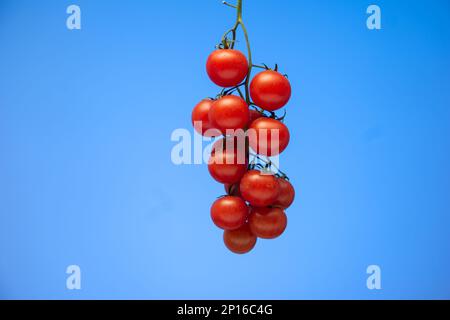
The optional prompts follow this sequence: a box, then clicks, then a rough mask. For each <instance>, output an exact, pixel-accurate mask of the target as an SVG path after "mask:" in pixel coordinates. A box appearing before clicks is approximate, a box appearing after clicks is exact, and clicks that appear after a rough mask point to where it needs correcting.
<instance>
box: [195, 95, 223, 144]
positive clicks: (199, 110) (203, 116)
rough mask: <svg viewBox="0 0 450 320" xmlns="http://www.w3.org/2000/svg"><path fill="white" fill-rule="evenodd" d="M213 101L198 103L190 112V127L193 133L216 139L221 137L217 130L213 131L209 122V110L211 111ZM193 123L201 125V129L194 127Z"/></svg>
mask: <svg viewBox="0 0 450 320" xmlns="http://www.w3.org/2000/svg"><path fill="white" fill-rule="evenodd" d="M213 103H214V100H210V99H204V100H202V101H200V102H199V103H198V104H197V105H196V106H195V107H194V109H193V110H192V116H191V120H192V126H193V127H194V128H195V131H197V132H198V133H200V134H201V135H204V136H205V137H217V136H219V135H221V132H220V131H219V130H218V129H214V128H213V127H212V126H211V123H210V121H209V110H210V109H211V107H212V105H213ZM195 122H200V123H201V128H200V127H198V126H196V125H195Z"/></svg>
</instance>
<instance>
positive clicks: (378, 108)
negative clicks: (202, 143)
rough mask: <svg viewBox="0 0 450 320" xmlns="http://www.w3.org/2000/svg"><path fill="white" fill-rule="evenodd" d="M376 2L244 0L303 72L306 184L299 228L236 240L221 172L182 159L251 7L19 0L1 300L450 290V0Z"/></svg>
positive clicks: (257, 31)
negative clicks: (245, 249) (224, 219)
mask: <svg viewBox="0 0 450 320" xmlns="http://www.w3.org/2000/svg"><path fill="white" fill-rule="evenodd" d="M73 3H75V4H77V5H79V6H80V7H81V11H82V29H81V30H73V31H70V30H68V29H67V28H66V18H67V17H68V15H67V14H66V8H67V6H69V5H70V4H73ZM375 3H376V4H377V5H379V6H380V7H381V10H382V30H380V31H370V30H368V29H367V28H366V18H367V14H366V9H367V7H368V5H370V4H372V3H371V2H369V1H362V0H359V1H356V0H354V1H350V0H346V1H331V0H321V1H317V0H303V1H297V0H291V1H288V0H284V1H282V0H277V1H273V0H271V1H269V0H264V1H262V0H258V1H256V0H253V1H252V0H244V19H245V21H246V24H247V27H248V29H249V33H250V38H251V42H252V47H253V48H252V49H253V55H254V60H255V62H256V63H260V62H265V63H267V64H271V65H273V64H274V63H279V64H280V68H281V71H282V72H286V73H288V74H289V79H290V81H291V84H292V87H293V96H292V99H291V101H290V103H289V105H288V107H287V108H288V109H287V110H288V117H287V121H286V123H287V124H288V125H289V127H290V129H291V135H292V139H291V143H290V145H289V147H288V149H287V150H286V151H285V152H284V153H283V155H282V158H281V164H282V169H284V171H286V172H287V173H288V174H289V175H290V178H291V181H292V182H293V184H294V185H295V188H296V190H297V198H296V202H295V204H294V205H293V206H292V207H291V208H290V209H289V210H288V212H287V214H288V217H289V225H288V229H287V231H286V232H285V234H283V236H282V237H280V238H279V239H277V240H274V241H258V243H257V246H256V248H255V249H254V250H253V251H252V252H251V253H250V254H248V255H245V256H238V255H234V254H232V253H230V252H228V251H227V250H226V249H225V247H224V246H223V243H222V234H221V232H220V230H218V229H217V228H215V227H214V226H213V224H212V222H211V220H210V217H209V207H210V205H211V203H212V202H213V201H214V200H215V198H216V197H217V196H219V195H221V194H223V189H222V186H221V185H219V184H217V183H215V182H214V181H213V180H212V179H211V178H210V176H209V174H208V172H207V168H206V166H205V165H182V166H175V165H174V164H173V163H172V162H171V158H170V153H171V149H172V147H173V146H174V145H175V143H174V142H172V141H171V140H170V136H171V133H172V131H173V130H174V129H176V128H188V129H189V130H191V125H190V114H191V110H192V107H193V106H194V105H195V104H196V103H197V102H198V101H199V100H200V99H202V98H203V97H206V96H211V95H214V94H216V93H217V92H218V88H217V87H215V86H214V85H213V84H212V83H211V82H210V81H209V79H208V77H207V75H206V72H205V60H206V57H207V56H208V54H209V53H210V52H211V50H213V49H214V45H215V44H216V43H217V42H218V41H219V39H220V37H221V35H222V33H223V32H224V31H225V30H226V29H228V28H230V27H231V26H232V24H233V23H234V19H235V14H234V11H233V9H231V8H228V7H225V6H223V5H221V3H220V1H211V0H196V1H143V0H142V1H138V0H133V1H86V0H79V1H76V2H70V1H31V0H30V1H17V0H14V1H12V0H10V1H5V0H2V1H1V2H0V43H1V45H0V298H8V299H9V298H31V299H36V298H39V299H40V298H52V299H53V298H62V299H77V298H139V299H141V298H142V299H145V298H151V299H159V298H200V299H201V298H210V299H213V298H236V299H239V298H255V299H256V298H277V299H278V298H283V299H303V298H307V299H309V298H311V299H315V298H331V299H347V298H358V299H379V298H388V299H391V298H425V299H428V298H450V281H449V270H450V254H449V253H450V233H449V223H450V218H449V213H450V212H449V209H450V192H449V190H450V170H449V163H450V152H449V148H450V126H449V124H450V59H449V58H450V41H449V39H450V24H449V23H448V16H449V13H450V3H449V2H448V1H447V0H434V1H425V0H423V1H406V0H399V1H387V0H386V1H382V0H376V1H375ZM241 40H242V38H241ZM238 45H239V47H240V48H242V49H243V50H244V47H243V45H244V43H243V41H241V42H239V44H238ZM71 264H76V265H79V266H80V267H81V270H82V289H81V290H79V291H76V290H73V291H70V290H67V289H66V277H67V275H66V273H65V271H66V267H67V266H68V265H71ZM371 264H377V265H379V266H380V267H381V269H382V290H373V291H371V290H368V289H367V287H366V278H367V274H366V268H367V266H368V265H371Z"/></svg>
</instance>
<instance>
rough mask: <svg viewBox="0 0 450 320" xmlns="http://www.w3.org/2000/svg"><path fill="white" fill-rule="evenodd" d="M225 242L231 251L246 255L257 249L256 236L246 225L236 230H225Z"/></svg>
mask: <svg viewBox="0 0 450 320" xmlns="http://www.w3.org/2000/svg"><path fill="white" fill-rule="evenodd" d="M223 242H224V243H225V245H226V246H227V248H228V249H229V250H230V251H232V252H234V253H238V254H244V253H247V252H249V251H250V250H252V249H253V248H254V247H255V244H256V236H255V235H254V234H252V232H251V231H250V228H249V226H248V224H244V225H243V226H242V227H240V228H239V229H236V230H225V231H224V233H223Z"/></svg>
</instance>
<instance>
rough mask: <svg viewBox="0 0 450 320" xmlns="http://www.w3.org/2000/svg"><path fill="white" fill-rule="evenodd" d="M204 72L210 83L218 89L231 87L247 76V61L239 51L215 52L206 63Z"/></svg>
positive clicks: (225, 50)
mask: <svg viewBox="0 0 450 320" xmlns="http://www.w3.org/2000/svg"><path fill="white" fill-rule="evenodd" d="M206 72H207V73H208V76H209V78H210V79H211V81H212V82H214V83H215V84H216V85H218V86H219V87H225V88H227V87H233V86H236V85H238V84H239V83H241V82H242V81H243V80H244V79H245V77H246V76H247V73H248V61H247V58H246V57H245V55H244V54H243V53H242V52H241V51H239V50H234V49H219V50H215V51H213V52H212V53H211V54H210V55H209V57H208V60H207V61H206Z"/></svg>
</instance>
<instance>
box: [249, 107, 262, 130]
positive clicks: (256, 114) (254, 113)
mask: <svg viewBox="0 0 450 320" xmlns="http://www.w3.org/2000/svg"><path fill="white" fill-rule="evenodd" d="M262 117H264V116H263V115H262V114H261V113H259V112H258V111H256V110H252V109H250V110H249V117H248V123H247V128H249V127H250V126H251V124H252V122H253V121H255V120H256V119H259V118H262Z"/></svg>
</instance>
